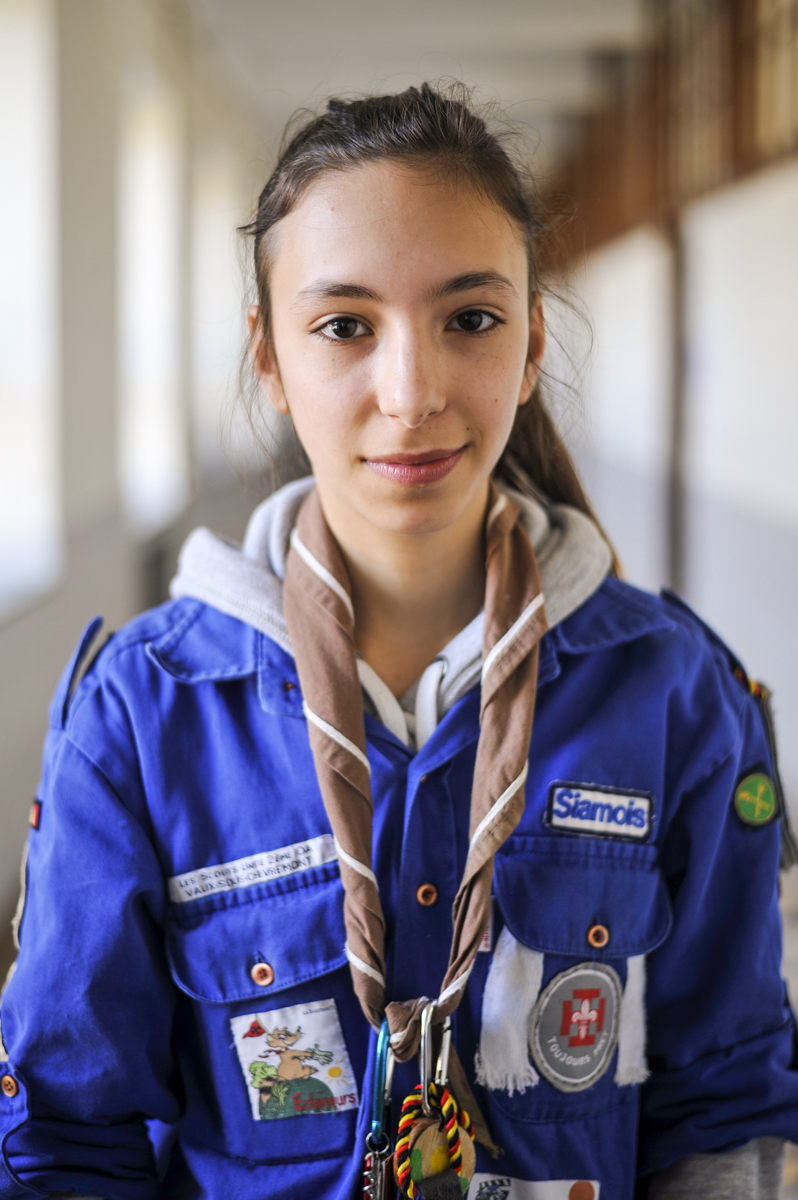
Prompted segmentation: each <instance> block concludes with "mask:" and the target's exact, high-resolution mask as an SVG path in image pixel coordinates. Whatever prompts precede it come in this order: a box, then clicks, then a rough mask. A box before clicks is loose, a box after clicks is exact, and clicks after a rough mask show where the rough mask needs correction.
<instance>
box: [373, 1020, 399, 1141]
mask: <svg viewBox="0 0 798 1200" xmlns="http://www.w3.org/2000/svg"><path fill="white" fill-rule="evenodd" d="M393 1064H394V1058H393V1051H392V1050H391V1031H390V1029H389V1028H388V1021H387V1019H386V1020H384V1021H383V1023H382V1025H381V1026H380V1032H379V1033H378V1034H377V1053H376V1056H375V1062H374V1091H373V1093H372V1100H371V1142H372V1146H374V1147H379V1146H380V1145H381V1144H382V1138H383V1134H384V1132H385V1107H386V1104H387V1103H388V1102H389V1100H390V1095H391V1083H392V1081H393Z"/></svg>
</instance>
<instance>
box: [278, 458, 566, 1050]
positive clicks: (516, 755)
mask: <svg viewBox="0 0 798 1200" xmlns="http://www.w3.org/2000/svg"><path fill="white" fill-rule="evenodd" d="M519 517H520V509H519V508H518V506H517V505H516V504H514V503H513V501H512V500H510V499H509V498H508V497H507V496H504V495H501V494H500V493H499V492H498V491H497V489H496V486H495V484H493V482H492V481H491V484H490V498H489V504H488V515H487V518H486V523H485V557H486V574H487V582H486V587H485V630H484V635H483V644H482V657H483V667H482V694H481V705H480V735H479V744H478V746H477V757H476V764H475V767H474V782H473V787H472V792H471V822H470V844H469V851H468V857H467V859H466V864H465V870H464V872H463V878H462V880H461V882H460V887H459V889H458V892H457V895H456V897H455V901H454V908H453V926H454V931H453V936H452V946H451V951H450V955H449V966H448V969H447V971H446V975H445V977H444V979H443V983H442V985H441V990H440V994H439V996H438V998H437V1000H436V1009H435V1016H434V1020H435V1022H436V1023H438V1022H440V1021H442V1020H443V1019H444V1018H445V1017H446V1016H447V1015H448V1014H449V1013H451V1012H452V1011H453V1010H454V1009H455V1008H456V1007H457V1005H458V1004H459V1002H460V999H461V997H462V995H463V991H464V989H465V985H466V983H467V982H468V976H469V974H470V971H471V968H472V966H473V965H474V959H475V956H476V953H477V951H478V949H479V945H480V942H481V941H482V938H483V935H484V933H485V930H486V928H487V923H488V915H489V906H490V892H491V883H492V879H493V859H494V855H495V853H496V851H497V850H498V848H499V847H500V846H501V845H502V843H503V842H504V841H505V840H506V839H507V838H508V837H509V835H510V834H511V833H512V831H513V829H514V828H515V827H516V825H517V824H518V822H519V820H520V819H521V814H522V812H523V810H524V783H525V780H526V773H527V759H528V755H529V741H530V737H531V734H532V717H533V714H534V708H535V690H536V683H537V669H538V643H539V642H540V639H541V637H542V636H543V634H544V633H545V631H546V628H547V625H546V615H545V609H544V607H543V595H542V592H541V589H540V576H539V574H538V568H537V563H536V560H535V555H534V551H533V549H532V545H531V543H530V540H529V538H528V536H527V534H526V531H525V530H524V529H523V527H522V525H521V522H520V520H519ZM284 611H285V619H286V623H287V625H288V634H289V637H290V639H291V647H292V649H293V653H294V659H295V661H296V666H297V672H298V674H299V684H300V688H301V690H302V698H303V707H304V711H305V716H306V717H307V722H308V733H309V736H310V746H311V750H312V752H313V760H314V763H315V766H316V774H317V777H318V781H319V787H320V788H321V795H322V799H323V801H324V807H325V809H326V811H327V816H328V818H329V821H330V826H331V828H332V832H333V836H334V838H335V842H336V848H337V851H338V860H339V864H340V869H341V880H342V882H343V886H344V922H345V925H346V936H347V943H346V954H347V957H348V959H349V963H350V967H351V971H352V981H353V984H354V989H355V993H356V995H357V997H358V999H359V1001H360V1003H361V1005H362V1008H363V1011H364V1012H365V1014H366V1017H367V1018H368V1020H369V1021H370V1022H371V1024H372V1025H373V1026H374V1027H375V1028H376V1029H379V1027H380V1024H381V1022H382V1020H383V1017H384V1016H387V1018H388V1023H389V1026H390V1030H391V1046H392V1048H393V1051H394V1054H395V1055H396V1057H397V1058H398V1059H399V1060H400V1061H402V1062H404V1061H406V1060H407V1059H409V1058H411V1057H412V1056H413V1054H415V1053H416V1051H417V1049H418V1044H419V1038H420V1017H421V1011H422V1009H423V1008H424V1006H425V1005H426V1004H427V1003H428V1000H427V998H426V997H424V996H422V997H419V998H418V999H417V1000H403V1001H395V1000H394V1001H390V1002H389V1003H387V1004H386V996H385V959H384V935H385V921H384V918H383V913H382V905H381V903H380V895H379V888H378V884H377V880H376V878H375V876H374V874H373V872H372V869H371V852H372V813H373V801H372V796H371V783H370V774H371V772H370V768H369V764H368V759H367V757H366V734H365V726H364V721H363V697H362V693H361V685H360V678H359V676H358V671H357V658H356V652H355V641H354V634H355V623H354V610H353V606H352V599H351V587H350V582H349V576H348V573H347V570H346V566H345V564H344V560H343V557H342V555H341V551H340V549H339V547H338V544H337V542H336V541H335V538H334V537H333V535H332V533H331V531H330V528H329V526H328V525H327V522H326V520H325V518H324V514H323V512H322V508H321V504H320V502H319V497H318V493H317V491H316V489H315V488H314V489H313V491H311V492H310V493H309V495H308V496H307V498H306V499H305V501H304V502H303V504H302V507H301V509H300V512H299V516H298V519H297V523H296V526H295V528H294V531H293V533H292V535H291V549H290V552H289V555H288V563H287V569H286V576H285V590H284Z"/></svg>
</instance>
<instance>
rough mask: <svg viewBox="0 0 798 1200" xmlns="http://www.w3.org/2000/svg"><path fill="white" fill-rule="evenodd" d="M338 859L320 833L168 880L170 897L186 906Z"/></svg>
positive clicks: (330, 839) (332, 841)
mask: <svg viewBox="0 0 798 1200" xmlns="http://www.w3.org/2000/svg"><path fill="white" fill-rule="evenodd" d="M337 858H338V855H337V854H336V852H335V839H334V838H333V836H332V834H331V833H322V834H320V835H319V836H318V837H314V838H308V839H307V841H305V842H297V843H296V844H295V845H293V846H281V847H280V848H279V850H264V851H263V853H262V854H252V855H250V856H249V857H248V858H237V859H235V861H234V862H228V863H219V864H218V865H217V866H213V867H199V868H198V869H197V870H196V871H186V873H185V875H173V876H172V877H171V879H170V880H169V896H170V898H171V899H172V900H173V901H174V903H175V904H185V903H186V902H187V901H189V900H196V899H198V897H200V896H212V895H214V893H216V892H229V891H230V889H231V888H245V887H253V886H254V884H256V883H267V882H268V881H269V880H270V879H280V878H282V876H283V875H295V874H296V872H297V871H306V870H307V869H308V867H320V866H322V865H323V864H324V863H328V862H335V861H336V859H337Z"/></svg>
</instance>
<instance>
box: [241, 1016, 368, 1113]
mask: <svg viewBox="0 0 798 1200" xmlns="http://www.w3.org/2000/svg"><path fill="white" fill-rule="evenodd" d="M230 1029H231V1030H232V1033H233V1038H234V1040H235V1048H236V1053H237V1054H238V1061H239V1063H240V1064H241V1070H242V1072H243V1074H244V1081H245V1083H246V1085H247V1094H248V1096H249V1102H250V1107H251V1109H252V1118H253V1120H255V1121H279V1120H282V1119H284V1118H285V1117H318V1116H325V1115H330V1114H332V1113H338V1112H344V1111H345V1110H346V1109H348V1108H357V1106H358V1092H357V1082H356V1080H355V1073H354V1071H353V1070H352V1064H351V1062H350V1061H349V1054H348V1053H347V1049H346V1043H345V1042H344V1035H343V1031H342V1030H341V1022H340V1021H339V1019H338V1009H337V1008H336V1005H335V1001H334V1000H316V1001H312V1002H311V1003H310V1004H295V1005H293V1006H292V1007H291V1008H278V1009H272V1010H271V1011H270V1012H260V1013H248V1014H247V1015H246V1016H242V1017H233V1018H232V1020H231V1021H230Z"/></svg>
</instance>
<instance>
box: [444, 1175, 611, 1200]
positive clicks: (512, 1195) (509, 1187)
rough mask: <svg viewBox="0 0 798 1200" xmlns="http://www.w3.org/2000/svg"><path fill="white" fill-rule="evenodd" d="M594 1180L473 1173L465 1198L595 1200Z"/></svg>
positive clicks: (596, 1187)
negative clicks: (516, 1177)
mask: <svg viewBox="0 0 798 1200" xmlns="http://www.w3.org/2000/svg"><path fill="white" fill-rule="evenodd" d="M600 1194H601V1184H600V1183H599V1181H598V1180H597V1179H547V1180H545V1181H540V1182H537V1181H536V1180H534V1179H513V1178H512V1177H511V1176H509V1175H483V1174H482V1173H481V1172H477V1174H476V1175H475V1176H474V1178H473V1179H472V1180H471V1186H470V1187H469V1189H468V1200H599V1196H600Z"/></svg>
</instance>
